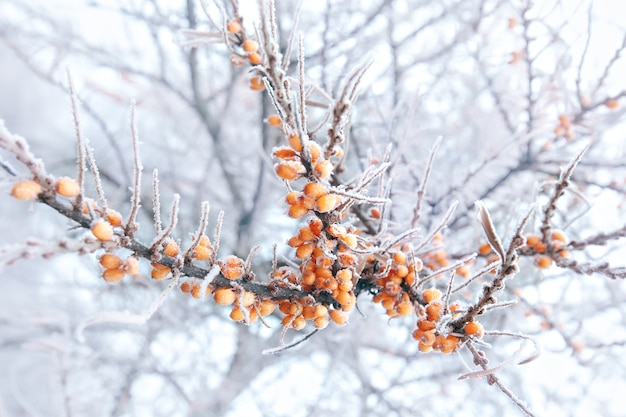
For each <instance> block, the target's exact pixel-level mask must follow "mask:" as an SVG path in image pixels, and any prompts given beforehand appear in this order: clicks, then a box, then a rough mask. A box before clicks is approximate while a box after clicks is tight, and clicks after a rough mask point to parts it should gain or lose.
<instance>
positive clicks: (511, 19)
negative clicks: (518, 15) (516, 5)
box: [508, 17, 517, 29]
mask: <svg viewBox="0 0 626 417" xmlns="http://www.w3.org/2000/svg"><path fill="white" fill-rule="evenodd" d="M516 25H517V19H515V18H514V17H509V20H508V26H509V29H513V28H514V27H515V26H516Z"/></svg>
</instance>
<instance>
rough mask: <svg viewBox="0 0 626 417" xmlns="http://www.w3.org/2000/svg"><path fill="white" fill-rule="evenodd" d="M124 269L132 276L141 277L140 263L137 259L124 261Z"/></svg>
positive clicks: (131, 258)
mask: <svg viewBox="0 0 626 417" xmlns="http://www.w3.org/2000/svg"><path fill="white" fill-rule="evenodd" d="M122 269H124V271H126V273H127V274H128V275H130V276H137V275H139V261H138V260H137V258H135V257H133V256H131V257H130V258H127V259H126V260H125V261H124V264H123V265H122Z"/></svg>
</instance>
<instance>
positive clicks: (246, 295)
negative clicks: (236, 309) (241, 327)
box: [239, 291, 256, 307]
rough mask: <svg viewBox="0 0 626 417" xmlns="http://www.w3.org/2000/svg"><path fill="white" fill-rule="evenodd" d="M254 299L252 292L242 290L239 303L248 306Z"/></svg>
mask: <svg viewBox="0 0 626 417" xmlns="http://www.w3.org/2000/svg"><path fill="white" fill-rule="evenodd" d="M255 301H256V295H254V293H253V292H250V291H244V292H243V294H242V296H241V300H240V301H239V304H241V305H243V306H244V307H250V306H251V305H252V304H254V302H255Z"/></svg>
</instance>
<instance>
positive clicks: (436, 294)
mask: <svg viewBox="0 0 626 417" xmlns="http://www.w3.org/2000/svg"><path fill="white" fill-rule="evenodd" d="M422 297H424V302H425V303H426V304H428V303H430V302H431V301H434V300H438V299H440V298H441V291H439V290H438V289H437V288H426V289H425V290H424V291H422Z"/></svg>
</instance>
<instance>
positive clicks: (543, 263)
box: [533, 255, 552, 269]
mask: <svg viewBox="0 0 626 417" xmlns="http://www.w3.org/2000/svg"><path fill="white" fill-rule="evenodd" d="M533 263H534V264H535V266H536V267H537V268H541V269H546V268H549V267H550V266H552V258H550V257H549V256H546V255H535V258H534V259H533Z"/></svg>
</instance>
